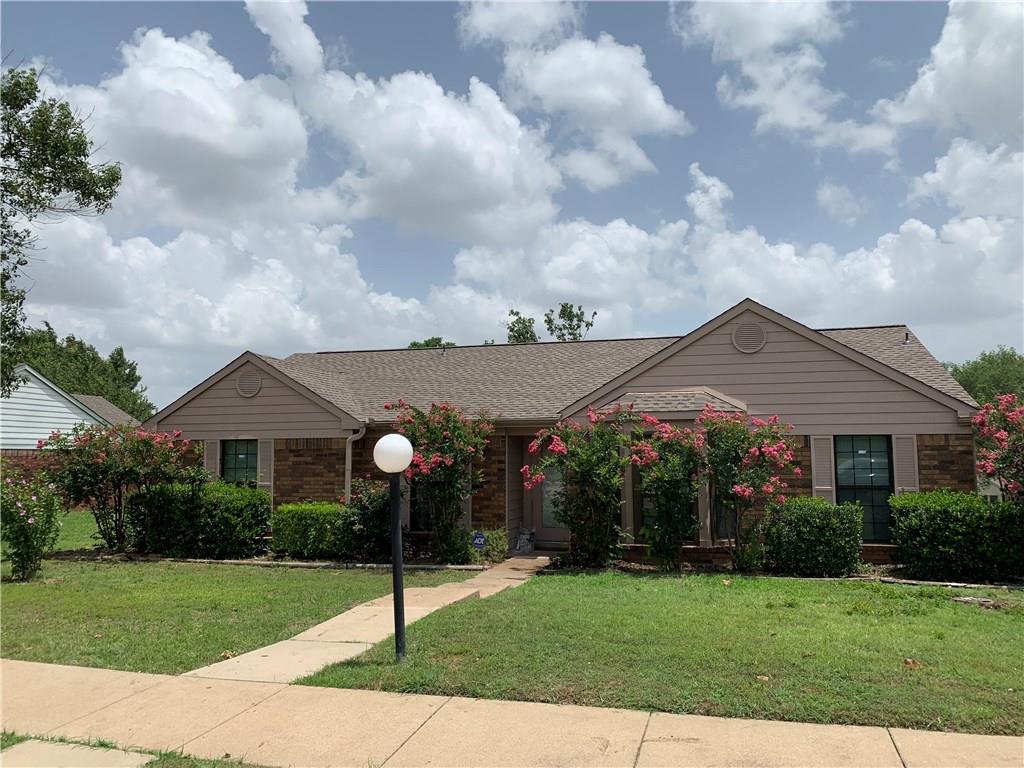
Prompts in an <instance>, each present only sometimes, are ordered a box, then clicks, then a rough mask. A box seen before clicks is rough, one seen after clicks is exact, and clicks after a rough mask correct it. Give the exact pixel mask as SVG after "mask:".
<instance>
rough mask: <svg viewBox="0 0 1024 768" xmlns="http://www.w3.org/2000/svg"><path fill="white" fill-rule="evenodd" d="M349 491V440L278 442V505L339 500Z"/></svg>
mask: <svg viewBox="0 0 1024 768" xmlns="http://www.w3.org/2000/svg"><path fill="white" fill-rule="evenodd" d="M344 492H345V439H344V438H341V437H321V438H288V439H283V440H282V439H278V440H275V441H274V506H275V507H276V506H277V505H278V504H288V503H291V502H296V501H335V500H337V499H338V497H340V496H341V495H342V494H343V493H344Z"/></svg>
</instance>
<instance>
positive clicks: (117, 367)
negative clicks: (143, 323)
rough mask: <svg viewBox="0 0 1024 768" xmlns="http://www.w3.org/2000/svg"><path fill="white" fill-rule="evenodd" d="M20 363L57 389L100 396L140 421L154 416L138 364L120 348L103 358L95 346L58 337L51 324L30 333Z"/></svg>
mask: <svg viewBox="0 0 1024 768" xmlns="http://www.w3.org/2000/svg"><path fill="white" fill-rule="evenodd" d="M20 352H21V361H20V362H23V363H27V364H28V365H31V366H32V367H33V368H35V369H36V370H37V371H39V372H40V373H41V374H43V376H45V377H46V378H48V379H49V380H50V381H52V382H53V383H54V384H56V385H57V386H58V387H61V388H62V389H64V390H67V391H68V392H71V393H73V394H80V395H100V396H101V397H105V398H106V399H107V400H109V401H110V402H112V403H113V404H114V405H116V406H117V407H118V408H120V409H121V410H123V411H125V412H127V413H130V414H131V415H132V416H134V417H135V418H137V419H138V420H139V421H145V420H146V419H148V418H149V417H150V416H152V415H153V412H154V410H155V408H154V407H153V403H152V402H151V401H150V400H149V398H148V397H146V388H145V387H144V386H142V376H140V375H139V371H138V365H137V364H136V363H135V362H133V361H132V360H129V359H128V358H127V357H126V356H125V354H124V350H123V349H122V348H121V347H117V348H115V349H114V351H113V352H111V353H110V355H109V356H107V357H106V358H104V357H103V356H102V355H100V353H99V352H97V351H96V347H94V346H93V345H92V344H89V343H87V342H86V341H83V340H82V339H78V338H75V337H74V336H65V337H64V338H63V339H60V338H58V337H57V334H56V332H55V331H54V330H53V328H52V327H51V326H50V324H49V323H46V324H45V327H43V328H35V329H31V330H29V331H28V332H27V333H26V334H25V335H24V337H23V339H22V342H21V344H20Z"/></svg>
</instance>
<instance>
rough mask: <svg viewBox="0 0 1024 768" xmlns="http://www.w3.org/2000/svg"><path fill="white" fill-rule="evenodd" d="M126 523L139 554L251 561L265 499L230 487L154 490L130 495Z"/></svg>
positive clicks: (260, 544) (259, 545)
mask: <svg viewBox="0 0 1024 768" xmlns="http://www.w3.org/2000/svg"><path fill="white" fill-rule="evenodd" d="M128 520H129V525H130V527H131V529H132V531H133V532H134V535H135V546H136V548H137V549H139V550H140V551H142V552H152V553H156V554H161V555H167V556H168V557H208V558H216V559H224V558H232V557H251V556H253V555H255V554H259V553H260V552H262V551H264V549H265V548H266V547H265V544H264V541H263V537H264V536H265V535H266V533H267V528H268V526H269V523H270V495H269V494H268V493H267V492H266V491H264V490H260V489H257V488H249V487H247V486H241V485H234V484H231V483H199V484H182V483H178V484H173V485H171V484H168V485H158V486H154V487H152V488H146V489H144V490H141V491H139V492H137V493H135V494H133V495H132V497H131V498H130V500H129V502H128Z"/></svg>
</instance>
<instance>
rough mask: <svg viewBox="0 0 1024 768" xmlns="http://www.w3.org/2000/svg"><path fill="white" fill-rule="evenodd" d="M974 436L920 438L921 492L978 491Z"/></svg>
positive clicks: (918, 437)
mask: <svg viewBox="0 0 1024 768" xmlns="http://www.w3.org/2000/svg"><path fill="white" fill-rule="evenodd" d="M974 461H975V459H974V435H972V434H970V433H965V434H953V435H918V436H917V466H918V478H917V482H918V487H919V488H920V489H921V490H922V491H934V490H937V489H939V488H950V489H952V490H954V491H966V492H969V493H973V492H975V491H977V489H978V480H977V475H976V474H975V466H974Z"/></svg>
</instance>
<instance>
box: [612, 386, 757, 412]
mask: <svg viewBox="0 0 1024 768" xmlns="http://www.w3.org/2000/svg"><path fill="white" fill-rule="evenodd" d="M615 402H617V403H619V404H620V405H623V406H625V405H629V404H632V405H633V408H634V409H636V410H638V411H649V412H650V413H666V412H674V411H700V410H703V408H704V406H705V405H707V404H708V403H710V404H711V405H713V406H714V407H715V408H716V409H717V410H719V411H742V410H745V408H742V407H740V406H739V405H738V404H737V403H738V401H736V400H734V399H732V398H726V397H725V396H724V395H722V393H721V392H716V391H715V390H713V389H709V388H707V387H688V388H686V389H673V390H669V391H667V392H627V393H626V394H624V395H623V396H622V397H620V398H619V399H618V400H616V401H615Z"/></svg>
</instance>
